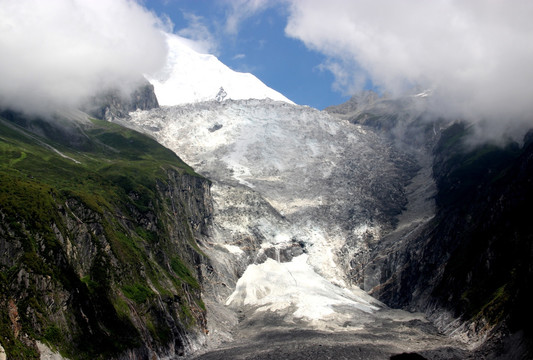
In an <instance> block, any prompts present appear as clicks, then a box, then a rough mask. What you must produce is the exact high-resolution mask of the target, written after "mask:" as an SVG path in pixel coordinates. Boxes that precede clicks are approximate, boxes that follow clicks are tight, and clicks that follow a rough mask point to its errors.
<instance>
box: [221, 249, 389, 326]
mask: <svg viewBox="0 0 533 360" xmlns="http://www.w3.org/2000/svg"><path fill="white" fill-rule="evenodd" d="M307 260H308V255H306V254H303V255H300V256H297V257H294V258H293V259H292V261H290V262H286V263H280V262H278V261H276V260H273V259H267V260H266V261H265V262H264V263H262V264H257V265H256V264H252V265H250V266H248V268H247V269H246V271H245V272H244V274H243V275H242V276H241V278H240V279H239V281H238V282H237V287H236V289H235V291H234V292H233V294H231V296H230V297H229V298H228V300H227V302H226V304H227V305H230V306H232V307H236V308H243V307H244V306H252V307H257V309H256V311H273V312H275V311H283V310H286V309H291V308H293V309H294V310H293V311H292V313H291V317H292V318H294V319H301V320H306V321H308V322H311V323H315V324H317V323H318V322H319V321H320V320H328V319H330V318H331V317H336V318H337V320H338V317H339V316H341V317H343V316H342V315H340V314H338V313H337V311H336V309H335V307H344V312H346V309H347V308H348V309H350V310H351V312H352V316H353V315H355V314H359V315H360V314H361V312H363V313H371V312H373V311H376V310H378V309H379V308H380V305H379V302H377V301H376V300H374V299H373V298H371V297H370V296H369V295H367V294H366V293H365V292H363V291H362V290H358V291H357V293H356V290H353V289H352V290H348V289H346V288H342V287H339V286H336V285H333V284H332V283H331V282H329V281H328V280H326V279H325V278H324V277H322V276H320V275H319V274H317V273H316V272H315V270H314V269H313V268H312V267H311V266H310V265H309V263H308V262H307ZM345 320H347V319H345Z"/></svg>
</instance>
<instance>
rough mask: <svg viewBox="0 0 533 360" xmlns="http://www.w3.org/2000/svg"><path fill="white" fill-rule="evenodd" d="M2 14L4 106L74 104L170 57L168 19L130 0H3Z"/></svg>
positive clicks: (0, 103) (127, 83) (0, 96)
mask: <svg viewBox="0 0 533 360" xmlns="http://www.w3.org/2000/svg"><path fill="white" fill-rule="evenodd" d="M0 19H2V21H1V22H0V49H1V51H0V78H1V79H2V81H1V82H0V107H10V108H14V109H16V110H20V111H24V112H27V113H35V114H42V113H46V112H49V111H53V110H54V109H56V108H58V107H65V106H66V107H76V106H79V105H80V104H81V103H82V102H84V101H85V100H86V99H87V98H88V97H89V96H91V95H94V94H95V93H96V92H97V91H99V90H102V89H105V88H106V87H115V88H120V89H121V90H124V91H127V90H129V87H131V86H133V85H134V84H135V83H136V82H137V81H138V80H139V78H140V76H141V75H142V74H145V73H152V72H155V71H157V70H158V69H160V68H161V67H162V66H163V65H164V63H165V60H166V54H167V48H166V42H165V38H164V35H163V34H162V33H161V29H162V28H163V26H164V25H163V24H162V23H161V21H160V20H159V19H158V18H157V17H156V16H155V15H153V14H152V13H150V12H148V11H147V10H146V9H144V8H143V7H141V6H140V5H138V4H137V3H136V2H134V1H131V0H113V1H105V0H91V1H85V0H47V1H41V0H2V1H1V2H0Z"/></svg>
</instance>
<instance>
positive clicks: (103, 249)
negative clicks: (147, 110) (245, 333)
mask: <svg viewBox="0 0 533 360" xmlns="http://www.w3.org/2000/svg"><path fill="white" fill-rule="evenodd" d="M63 125H64V127H58V126H57V124H54V123H48V122H46V121H43V120H39V119H33V120H32V119H30V120H28V119H25V118H23V117H21V116H19V115H17V114H13V113H0V218H1V219H2V221H1V222H0V234H2V235H1V237H0V242H5V244H7V245H6V246H9V247H10V248H13V249H17V250H16V252H15V253H14V254H13V255H14V256H13V257H12V258H9V259H3V260H2V262H0V316H1V319H0V320H1V321H0V342H1V343H2V346H3V347H4V348H5V349H6V352H7V355H8V358H16V359H34V358H38V354H37V352H36V349H34V348H33V347H32V346H29V345H27V344H25V343H23V342H21V341H20V337H19V338H16V337H15V336H14V335H13V331H12V328H11V322H10V319H9V316H8V314H7V312H6V309H5V306H4V304H6V303H7V301H8V300H9V299H11V298H17V299H18V300H17V306H18V313H19V314H20V320H19V323H20V327H21V334H28V335H30V336H31V337H33V338H35V339H38V340H41V341H44V342H46V343H48V344H49V345H50V346H52V347H53V348H55V349H58V350H59V351H61V352H62V353H64V354H66V355H67V356H68V357H69V358H71V359H107V358H109V357H112V356H113V355H114V354H118V353H120V352H122V351H125V350H126V349H130V348H136V347H139V346H140V345H141V342H142V340H141V336H140V334H139V332H138V331H137V329H136V328H135V326H134V325H133V322H132V320H131V318H132V310H131V309H132V308H134V309H135V308H138V309H136V310H135V313H136V314H138V315H136V316H140V317H141V318H142V319H143V320H144V321H145V326H146V327H147V328H148V329H149V331H150V333H152V334H153V336H154V338H155V339H159V341H160V342H161V345H164V344H165V342H166V341H170V339H171V338H172V336H171V330H170V329H169V328H168V326H167V325H165V324H164V322H162V321H157V319H158V318H159V317H158V316H155V315H154V314H156V313H157V311H159V310H156V306H157V302H156V301H154V299H155V298H156V297H157V296H161V295H165V296H168V297H169V298H173V297H174V296H178V297H179V299H180V305H179V306H180V311H179V312H180V313H181V314H182V316H183V319H182V320H183V321H184V322H185V323H190V322H191V321H194V314H193V312H191V311H190V309H189V307H190V306H194V307H195V309H196V308H197V307H198V305H197V304H203V303H202V302H201V299H200V291H199V290H200V285H199V283H198V281H197V279H196V278H195V277H194V276H193V275H192V273H191V271H190V270H189V269H188V267H187V265H186V264H187V263H189V262H190V261H191V260H187V259H184V258H182V254H184V253H185V251H198V250H199V249H198V248H197V245H196V243H195V241H194V238H193V235H192V234H191V233H190V229H189V226H188V222H187V221H188V220H187V217H186V215H185V214H186V213H187V210H185V209H180V210H179V212H178V214H174V215H173V216H174V217H173V218H171V217H170V215H169V214H172V213H173V212H171V211H168V205H167V203H166V199H163V198H161V196H162V195H161V193H160V192H158V190H157V189H158V188H157V186H158V184H167V183H168V181H169V180H168V178H169V172H174V173H177V174H181V175H183V176H193V177H199V178H200V176H199V175H197V174H196V173H194V171H193V170H192V169H191V168H190V167H189V166H188V165H186V164H185V163H184V162H183V161H181V159H179V158H178V157H177V156H176V155H175V154H174V153H173V152H172V151H170V150H168V149H166V148H164V147H162V146H160V145H159V144H158V143H157V142H156V141H155V140H153V139H151V138H149V137H147V136H144V135H142V134H140V133H137V132H135V131H133V130H129V129H125V128H123V127H121V126H118V125H116V124H112V123H109V122H105V121H100V120H92V121H91V122H90V123H88V124H74V123H72V124H71V123H68V122H67V124H63ZM29 128H31V129H33V130H35V129H40V130H39V131H36V133H39V134H45V136H44V137H42V136H38V135H36V134H35V133H32V132H30V131H28V130H27V129H29ZM170 223H172V224H175V223H178V224H179V225H180V226H183V227H184V228H183V229H182V230H181V231H182V233H183V234H184V236H183V238H182V239H172V241H171V239H170V238H169V235H168V230H167V228H168V226H169V224H170ZM148 224H149V226H148ZM173 226H176V225H173ZM78 232H85V233H86V236H87V237H88V240H87V241H88V242H89V243H90V244H85V245H84V244H82V243H80V244H78V243H75V242H74V241H75V240H76V237H77V236H78V235H79V234H78ZM83 239H85V238H83ZM67 240H68V241H70V242H71V244H70V245H69V246H70V247H74V248H75V247H76V246H80V247H81V246H85V251H86V252H85V253H76V254H77V255H76V256H78V260H77V261H90V267H89V269H87V268H85V269H84V272H83V273H82V274H83V276H80V275H79V274H80V271H79V268H78V267H79V264H77V263H75V262H73V253H72V251H73V250H68V251H67V245H66V243H65V241H67ZM83 241H86V240H83ZM194 249H198V250H194ZM76 251H79V250H76ZM159 252H163V253H164V252H168V254H169V255H168V256H169V257H172V261H171V260H168V258H167V257H165V256H155V255H154V254H157V253H159ZM178 254H179V255H178ZM87 256H89V257H90V258H84V257H87ZM170 262H171V264H170ZM169 269H172V271H170V270H169ZM21 272H23V273H25V274H28V283H27V285H24V283H23V282H22V283H19V282H18V280H17V279H18V276H20V275H19V274H20V273H21ZM176 279H178V281H177V282H176ZM149 283H150V284H151V285H152V286H153V287H154V289H156V291H154V290H152V288H151V286H149V285H148V284H149ZM182 283H185V284H188V285H190V287H191V288H192V289H193V290H192V291H190V293H188V294H187V295H188V296H184V295H185V294H184V291H187V290H184V289H183V287H182V286H180V284H182ZM43 284H44V285H43ZM162 284H167V286H169V285H168V284H170V286H173V287H171V288H166V286H165V285H162ZM173 284H174V285H173ZM16 286H23V288H16ZM43 286H45V288H44V289H43V288H42V287H43ZM52 291H57V294H58V295H57V296H61V294H64V293H65V292H66V293H68V294H70V295H69V296H70V298H69V301H68V302H67V306H68V309H67V310H64V309H63V308H61V307H59V303H61V301H57V303H58V305H57V306H56V305H55V304H52V305H50V304H49V303H48V302H47V301H45V294H46V296H47V297H49V296H55V293H53V294H52V293H51V292H52ZM122 294H123V295H122ZM15 295H16V296H15ZM124 296H125V297H124ZM187 299H189V300H187ZM188 301H190V302H191V304H188ZM141 308H142V309H143V310H142V311H140V309H141ZM203 309H205V307H203ZM63 311H66V314H64V315H65V316H64V317H63V316H59V317H54V319H57V318H66V319H67V320H66V321H68V323H60V322H52V321H50V318H51V316H52V315H56V313H57V312H63ZM196 316H197V315H196ZM191 319H192V320H191ZM73 324H75V326H74V327H72V325H73ZM66 328H68V329H69V330H68V332H67V331H64V329H66ZM62 329H63V330H62Z"/></svg>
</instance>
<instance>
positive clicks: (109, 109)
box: [84, 79, 159, 121]
mask: <svg viewBox="0 0 533 360" xmlns="http://www.w3.org/2000/svg"><path fill="white" fill-rule="evenodd" d="M158 107H159V103H158V101H157V97H156V95H155V93H154V86H153V85H152V84H150V83H149V82H148V81H146V80H145V79H142V80H140V81H139V84H138V85H137V86H136V87H134V90H133V91H131V92H130V93H125V92H124V91H120V90H117V89H110V90H107V91H104V92H102V93H100V94H97V95H96V96H95V97H94V98H93V99H91V101H90V102H89V104H87V105H86V106H85V108H84V110H85V111H87V113H89V114H90V115H92V116H94V117H96V118H98V119H105V120H108V121H113V120H116V119H123V118H128V114H129V113H130V112H132V111H135V110H150V109H153V108H158Z"/></svg>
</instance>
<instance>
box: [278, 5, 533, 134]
mask: <svg viewBox="0 0 533 360" xmlns="http://www.w3.org/2000/svg"><path fill="white" fill-rule="evenodd" d="M289 8H290V15H289V18H288V25H287V27H286V34H287V35H288V36H291V37H294V38H296V39H300V40H301V41H303V42H304V43H305V44H306V46H308V47H309V48H312V49H314V50H317V51H319V52H321V53H323V54H325V55H327V56H328V58H329V60H328V61H327V62H326V63H325V64H324V66H325V67H326V68H328V69H329V70H330V71H331V72H332V73H333V74H334V75H335V77H336V86H337V87H338V88H340V89H343V90H344V91H345V92H347V93H353V92H354V91H356V90H358V89H361V88H362V87H363V86H364V85H365V83H366V81H368V80H370V81H372V83H373V84H374V85H375V86H378V87H379V88H381V89H382V90H384V91H387V92H391V93H393V94H403V93H405V92H408V91H410V90H411V89H412V88H413V87H415V86H416V87H418V88H427V89H432V90H434V91H433V93H434V96H433V101H434V103H433V108H434V110H435V111H437V112H439V113H441V114H445V115H448V116H457V117H462V118H465V119H469V120H476V121H477V120H480V119H482V120H483V121H484V122H485V123H488V124H491V125H495V126H499V127H500V128H501V129H500V130H501V131H503V130H504V128H505V124H502V122H509V123H510V125H520V126H523V125H524V124H528V125H529V126H532V125H533V121H532V120H533V116H532V114H533V101H531V96H532V95H533V71H532V70H531V69H532V68H531V64H532V63H533V45H532V44H533V43H532V39H533V22H532V21H531V16H533V2H531V1H527V0H514V1H503V0H467V1H464V0H432V1H425V0H402V1H386V0H358V1H350V0H330V1H328V2H324V1H321V0H306V1H305V2H304V1H298V0H292V1H289Z"/></svg>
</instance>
